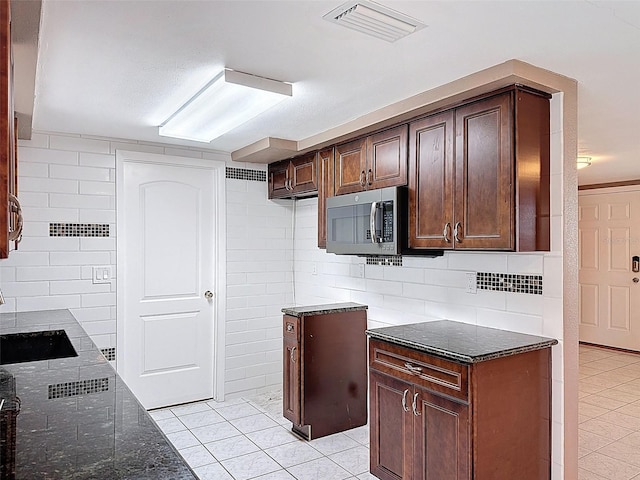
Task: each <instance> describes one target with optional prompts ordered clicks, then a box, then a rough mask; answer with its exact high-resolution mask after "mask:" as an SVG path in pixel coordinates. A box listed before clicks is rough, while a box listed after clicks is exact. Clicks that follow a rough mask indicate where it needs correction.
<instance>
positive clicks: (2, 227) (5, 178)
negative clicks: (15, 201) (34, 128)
mask: <svg viewBox="0 0 640 480" xmlns="http://www.w3.org/2000/svg"><path fill="white" fill-rule="evenodd" d="M9 3H10V2H0V258H7V257H8V256H9V230H8V228H9V218H10V213H9V189H10V183H11V181H12V180H11V167H10V165H11V164H12V163H13V162H14V148H15V146H14V144H13V143H14V135H13V127H14V124H13V85H12V83H13V82H12V76H13V71H12V62H11V28H10V27H11V23H10V21H11V8H10V4H9Z"/></svg>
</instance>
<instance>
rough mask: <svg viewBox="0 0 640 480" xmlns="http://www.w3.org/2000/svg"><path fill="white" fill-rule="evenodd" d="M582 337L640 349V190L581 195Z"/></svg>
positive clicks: (605, 343)
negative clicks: (634, 265) (637, 268)
mask: <svg viewBox="0 0 640 480" xmlns="http://www.w3.org/2000/svg"><path fill="white" fill-rule="evenodd" d="M578 208H579V217H578V218H579V223H578V229H579V237H578V238H579V242H580V244H579V249H578V252H579V257H580V258H579V260H580V261H579V265H580V271H579V282H580V311H579V314H580V341H583V342H589V343H595V344H600V345H607V346H612V347H617V348H624V349H629V350H636V351H640V313H639V310H638V309H639V308H640V280H638V282H637V283H636V282H634V281H633V279H634V278H637V279H640V272H633V271H632V270H631V257H632V256H634V255H640V191H633V190H627V191H617V192H616V191H613V192H612V191H611V190H609V191H606V192H602V193H600V192H594V191H588V190H587V191H582V192H580V195H579V202H578Z"/></svg>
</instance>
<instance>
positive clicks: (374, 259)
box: [366, 255, 402, 267]
mask: <svg viewBox="0 0 640 480" xmlns="http://www.w3.org/2000/svg"><path fill="white" fill-rule="evenodd" d="M366 259H367V265H386V266H393V267H401V266H402V255H367V256H366Z"/></svg>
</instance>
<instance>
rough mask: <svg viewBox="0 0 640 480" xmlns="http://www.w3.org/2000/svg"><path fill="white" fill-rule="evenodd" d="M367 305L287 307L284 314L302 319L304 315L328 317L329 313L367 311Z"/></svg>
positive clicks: (329, 304) (337, 304) (328, 304)
mask: <svg viewBox="0 0 640 480" xmlns="http://www.w3.org/2000/svg"><path fill="white" fill-rule="evenodd" d="M367 308H368V307H367V306H366V305H360V304H359V303H353V302H345V303H327V304H325V305H309V306H302V307H285V308H283V309H282V313H284V314H286V315H291V316H292V317H302V316H304V315H326V314H328V313H343V312H352V311H354V310H366V309H367Z"/></svg>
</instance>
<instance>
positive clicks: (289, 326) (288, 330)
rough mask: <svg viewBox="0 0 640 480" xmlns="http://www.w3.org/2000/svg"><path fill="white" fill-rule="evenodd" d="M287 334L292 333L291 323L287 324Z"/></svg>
mask: <svg viewBox="0 0 640 480" xmlns="http://www.w3.org/2000/svg"><path fill="white" fill-rule="evenodd" d="M287 332H293V323H287Z"/></svg>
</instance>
